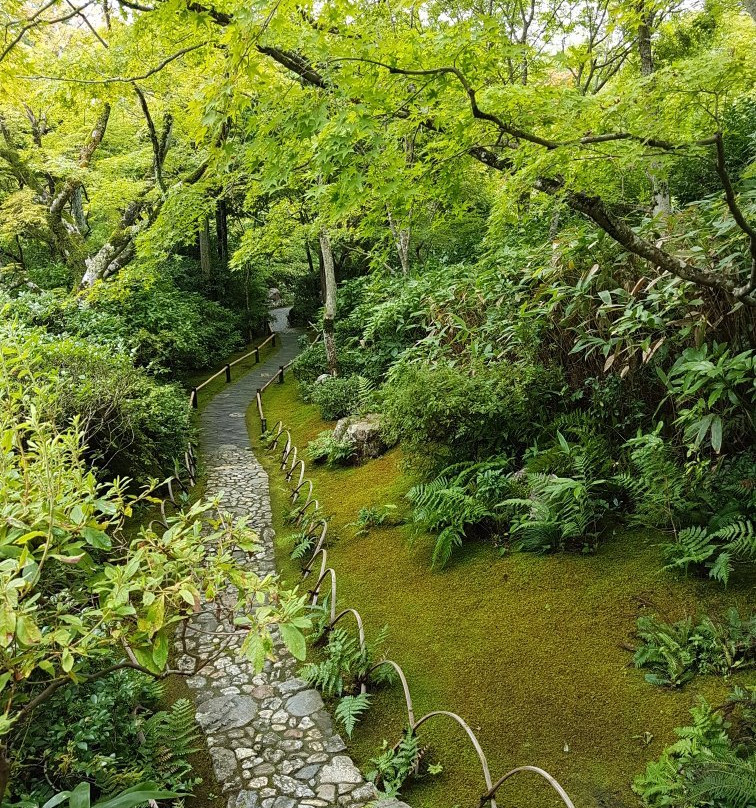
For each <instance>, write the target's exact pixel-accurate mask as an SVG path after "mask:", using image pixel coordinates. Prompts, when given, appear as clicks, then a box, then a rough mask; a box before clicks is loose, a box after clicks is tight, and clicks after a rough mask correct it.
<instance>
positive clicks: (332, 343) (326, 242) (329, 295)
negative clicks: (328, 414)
mask: <svg viewBox="0 0 756 808" xmlns="http://www.w3.org/2000/svg"><path fill="white" fill-rule="evenodd" d="M320 254H321V256H322V258H323V281H324V287H325V288H324V298H325V304H324V309H325V310H324V317H323V342H324V343H325V349H326V357H327V358H328V371H329V373H330V374H331V375H332V376H336V375H337V374H338V370H339V368H338V358H337V356H336V340H335V336H334V320H335V319H336V271H335V269H334V264H333V250H332V249H331V239H330V237H329V236H328V231H327V230H326V229H325V228H323V229H321V231H320Z"/></svg>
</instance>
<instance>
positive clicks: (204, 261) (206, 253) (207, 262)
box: [199, 216, 212, 283]
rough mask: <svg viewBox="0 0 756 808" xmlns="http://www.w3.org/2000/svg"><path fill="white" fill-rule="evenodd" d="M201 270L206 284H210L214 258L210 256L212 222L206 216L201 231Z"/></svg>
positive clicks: (201, 224)
mask: <svg viewBox="0 0 756 808" xmlns="http://www.w3.org/2000/svg"><path fill="white" fill-rule="evenodd" d="M199 252H200V270H201V272H202V278H203V279H204V281H205V282H206V283H209V282H210V275H211V273H212V258H211V256H210V220H209V218H208V217H207V216H204V217H203V219H202V221H201V222H200V229H199Z"/></svg>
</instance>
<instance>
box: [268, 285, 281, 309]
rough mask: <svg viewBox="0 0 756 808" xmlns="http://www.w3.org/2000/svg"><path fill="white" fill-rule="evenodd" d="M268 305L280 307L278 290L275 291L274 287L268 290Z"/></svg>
mask: <svg viewBox="0 0 756 808" xmlns="http://www.w3.org/2000/svg"><path fill="white" fill-rule="evenodd" d="M268 303H269V304H270V305H271V306H280V305H281V292H280V290H279V289H276V288H275V287H273V288H272V289H268Z"/></svg>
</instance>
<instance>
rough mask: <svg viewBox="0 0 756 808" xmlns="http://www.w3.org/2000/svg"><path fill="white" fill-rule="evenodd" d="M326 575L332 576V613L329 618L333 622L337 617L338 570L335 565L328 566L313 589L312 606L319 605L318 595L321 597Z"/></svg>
mask: <svg viewBox="0 0 756 808" xmlns="http://www.w3.org/2000/svg"><path fill="white" fill-rule="evenodd" d="M326 575H330V576H331V614H330V617H329V620H330V622H331V623H333V621H334V620H335V619H336V570H335V569H334V568H333V567H328V568H327V569H326V570H325V572H324V573H323V574H322V575H321V576H320V577H319V578H318V582H317V583H316V584H315V588H314V589H313V590H312V604H311V605H312V606H317V605H318V597H320V585H321V584H322V583H323V580H324V579H325V577H326Z"/></svg>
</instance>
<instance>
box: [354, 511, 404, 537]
mask: <svg viewBox="0 0 756 808" xmlns="http://www.w3.org/2000/svg"><path fill="white" fill-rule="evenodd" d="M396 511H397V507H396V505H369V506H366V507H364V508H360V511H359V513H358V514H357V521H356V522H354V523H353V524H354V526H355V527H356V528H357V535H358V536H366V535H367V534H368V533H369V532H370V529H371V528H374V527H381V526H382V525H395V524H398V517H397V516H396Z"/></svg>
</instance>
